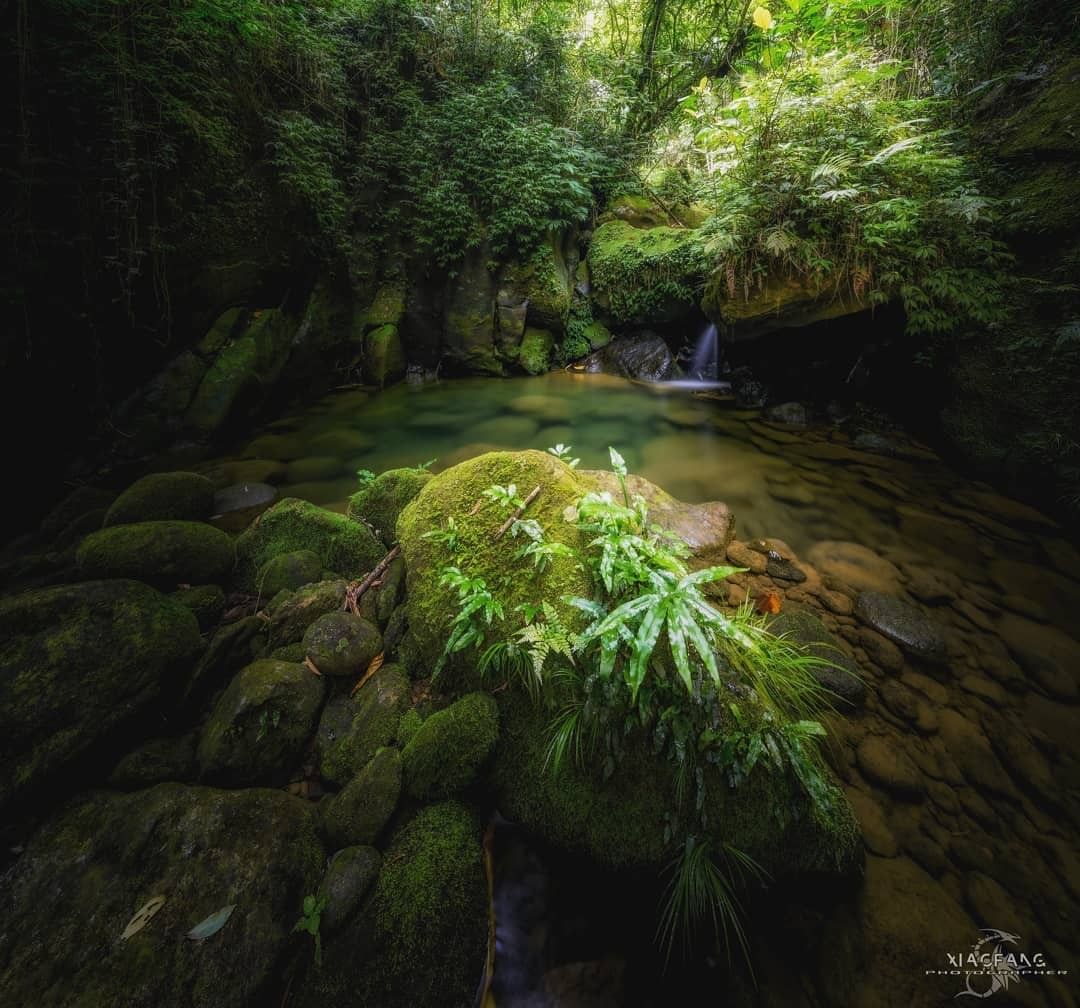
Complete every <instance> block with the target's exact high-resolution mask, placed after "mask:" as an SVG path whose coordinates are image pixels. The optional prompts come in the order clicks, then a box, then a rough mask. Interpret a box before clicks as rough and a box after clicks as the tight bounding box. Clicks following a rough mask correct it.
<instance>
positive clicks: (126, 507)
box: [103, 472, 214, 527]
mask: <svg viewBox="0 0 1080 1008" xmlns="http://www.w3.org/2000/svg"><path fill="white" fill-rule="evenodd" d="M213 508H214V484H213V483H211V482H210V480H208V479H207V478H206V477H205V476H200V475H199V474H198V473H192V472H164V473H151V474H150V475H149V476H144V477H143V478H142V479H140V480H137V481H136V482H135V483H133V484H132V485H131V486H129V487H128V488H127V489H126V490H125V491H124V492H123V493H122V494H121V495H120V496H119V497H117V498H116V501H115V502H114V503H113V505H112V507H110V508H109V510H108V511H107V512H106V513H105V521H104V523H103V524H104V525H105V526H106V527H108V526H110V525H126V524H130V523H132V522H145V521H168V520H175V521H202V520H203V519H205V518H209V517H210V514H211V512H212V511H213Z"/></svg>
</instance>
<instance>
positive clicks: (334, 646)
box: [304, 612, 382, 676]
mask: <svg viewBox="0 0 1080 1008" xmlns="http://www.w3.org/2000/svg"><path fill="white" fill-rule="evenodd" d="M304 651H305V653H306V654H307V657H309V658H310V659H311V660H312V661H313V662H314V663H315V667H316V668H318V670H319V671H320V672H322V673H323V674H324V675H328V676H360V675H362V674H363V673H364V672H365V671H366V670H367V667H368V665H370V664H371V660H372V659H373V658H374V657H375V656H376V655H377V654H378V653H379V652H380V651H382V634H380V633H379V628H378V627H377V626H375V624H374V623H371V622H369V621H368V620H366V619H364V618H363V617H362V616H354V615H353V614H352V613H349V612H332V613H327V614H326V615H325V616H320V617H319V618H318V619H317V620H316V621H315V622H314V623H312V624H311V626H309V627H308V628H307V631H306V632H305V633H304Z"/></svg>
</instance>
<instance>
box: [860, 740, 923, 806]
mask: <svg viewBox="0 0 1080 1008" xmlns="http://www.w3.org/2000/svg"><path fill="white" fill-rule="evenodd" d="M855 758H856V761H857V763H858V766H859V769H860V770H861V771H862V772H863V773H864V774H865V775H866V777H867V779H868V780H870V781H872V782H873V783H874V784H877V785H878V786H879V787H883V788H885V789H886V790H888V791H891V792H894V793H896V794H898V795H901V796H903V797H906V798H916V799H918V798H921V797H922V795H923V794H924V792H925V790H926V785H925V782H924V780H923V777H922V775H921V774H920V773H919V770H918V768H917V767H916V766H915V764H914V762H912V760H911V757H910V756H908V755H907V753H905V752H904V751H903V750H902V749H900V748H899V747H898V746H897V745H896V742H895V741H894V740H893V738H892V737H889V738H886V737H885V736H882V735H868V736H867V737H866V738H864V739H863V740H862V742H860V743H859V748H858V749H857V750H856V753H855Z"/></svg>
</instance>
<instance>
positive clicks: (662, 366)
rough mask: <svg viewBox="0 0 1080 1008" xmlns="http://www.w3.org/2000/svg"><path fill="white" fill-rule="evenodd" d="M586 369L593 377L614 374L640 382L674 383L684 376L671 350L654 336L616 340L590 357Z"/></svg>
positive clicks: (587, 358)
mask: <svg viewBox="0 0 1080 1008" xmlns="http://www.w3.org/2000/svg"><path fill="white" fill-rule="evenodd" d="M582 366H583V368H584V370H585V371H587V372H589V373H592V374H596V373H602V374H613V375H619V376H620V377H622V378H635V379H637V380H638V381H648V382H659V381H671V380H672V379H674V378H681V377H682V370H681V369H680V368H679V365H678V364H676V363H675V358H674V356H673V355H672V353H671V348H670V347H669V346H668V345H667V343H665V342H664V340H662V339H661V338H660V337H659V336H657V335H655V334H654V333H642V334H641V335H640V336H629V337H627V336H624V337H619V338H618V339H614V340H612V341H611V342H610V343H609V344H608V345H607V346H605V347H603V348H602V349H600V350H597V351H596V352H595V353H593V354H591V355H590V356H589V357H586V358H585V360H584V361H583V362H582Z"/></svg>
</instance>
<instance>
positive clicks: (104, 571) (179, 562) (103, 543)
mask: <svg viewBox="0 0 1080 1008" xmlns="http://www.w3.org/2000/svg"><path fill="white" fill-rule="evenodd" d="M75 559H76V562H77V563H78V565H79V569H80V570H81V571H82V573H83V575H84V576H85V577H91V578H135V579H136V580H139V581H146V582H147V583H148V584H156V585H162V586H169V587H172V586H175V585H176V584H178V583H184V582H186V583H188V584H218V583H221V582H223V581H225V580H226V579H227V578H228V577H229V575H230V574H231V573H232V570H233V566H234V564H235V562H236V551H235V549H234V547H233V541H232V539H230V538H229V537H228V536H227V535H226V534H225V533H224V532H222V531H221V530H220V529H216V528H214V527H213V526H211V525H204V524H202V523H201V522H188V521H151V522H138V523H136V524H134V525H114V526H112V527H111V528H106V529H102V530H101V531H100V532H94V533H93V534H91V535H88V536H87V537H86V538H85V539H84V540H83V541H82V543H81V544H80V545H79V548H78V550H77V551H76V554H75Z"/></svg>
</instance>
